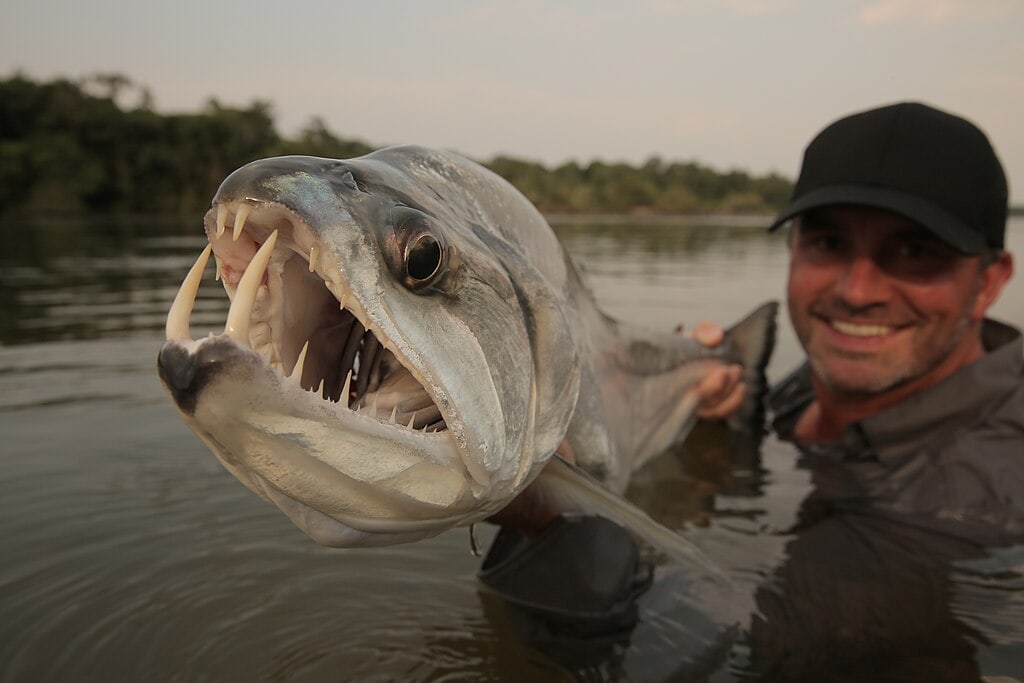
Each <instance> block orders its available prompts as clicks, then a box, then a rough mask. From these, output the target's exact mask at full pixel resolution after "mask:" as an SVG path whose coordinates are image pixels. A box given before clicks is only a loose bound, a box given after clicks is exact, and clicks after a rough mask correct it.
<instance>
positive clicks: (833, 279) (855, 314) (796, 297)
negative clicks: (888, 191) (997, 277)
mask: <svg viewBox="0 0 1024 683" xmlns="http://www.w3.org/2000/svg"><path fill="white" fill-rule="evenodd" d="M791 250H792V254H791V261H790V270H789V286H788V297H789V313H790V318H791V319H792V321H793V327H794V329H795V330H796V334H797V337H798V338H799V340H800V343H801V344H802V345H803V347H804V350H805V351H806V352H807V355H808V357H809V359H810V363H811V368H812V370H813V371H814V375H815V376H816V378H817V379H818V380H819V381H820V382H821V383H823V384H824V385H825V386H826V387H828V388H829V389H830V390H831V391H833V392H835V393H837V394H841V395H868V394H880V393H883V392H886V391H888V390H890V389H893V388H894V387H898V386H901V385H906V384H908V383H913V384H914V385H915V386H922V387H923V386H926V385H927V384H930V383H932V382H934V381H937V380H938V379H941V378H942V377H944V376H946V375H948V374H949V373H951V372H952V371H953V370H955V369H957V368H958V367H960V366H962V365H965V364H967V363H970V362H972V361H973V360H975V359H976V358H977V357H978V355H980V353H981V352H982V349H981V346H980V336H979V333H978V330H979V326H980V322H981V320H982V318H983V317H984V311H985V309H986V308H987V306H988V304H990V303H991V301H992V300H994V298H995V294H997V293H998V289H999V287H998V286H997V287H996V289H995V292H994V293H991V296H989V293H988V292H987V291H986V294H985V296H984V297H979V292H980V291H981V290H982V289H984V288H986V287H988V286H989V285H988V284H986V278H985V276H984V275H983V273H984V270H983V269H982V268H981V266H980V264H979V259H978V258H977V257H968V256H964V255H962V254H960V253H958V252H956V251H955V250H953V249H952V248H951V247H949V246H947V245H946V244H944V243H943V242H941V241H939V240H938V239H937V238H935V237H932V236H931V234H930V233H928V232H926V231H925V230H923V229H922V228H920V227H918V226H917V225H916V224H915V223H913V222H911V221H909V220H907V219H905V218H903V217H902V216H899V215H897V214H894V213H890V212H888V211H882V210H878V209H871V208H866V207H852V206H835V207H826V208H823V209H819V210H816V211H812V212H809V213H807V214H805V215H803V216H801V217H800V218H799V219H797V221H796V223H795V224H794V228H793V234H792V235H791ZM999 284H1000V285H1001V283H999Z"/></svg>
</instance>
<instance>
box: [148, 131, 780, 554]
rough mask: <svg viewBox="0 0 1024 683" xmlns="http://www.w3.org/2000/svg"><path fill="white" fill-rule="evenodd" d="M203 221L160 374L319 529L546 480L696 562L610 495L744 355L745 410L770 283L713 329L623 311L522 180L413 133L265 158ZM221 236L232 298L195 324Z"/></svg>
mask: <svg viewBox="0 0 1024 683" xmlns="http://www.w3.org/2000/svg"><path fill="white" fill-rule="evenodd" d="M204 228H205V232H206V235H207V238H208V240H209V244H208V245H207V246H206V248H205V249H204V250H203V252H202V254H201V255H200V257H199V259H198V260H197V261H196V263H195V265H193V267H192V268H191V270H190V271H189V273H188V275H187V276H186V277H185V279H184V281H183V283H182V286H181V288H180V290H179V291H178V293H177V295H176V297H175V300H174V303H173V304H172V306H171V308H170V311H169V313H168V317H167V325H166V342H165V343H164V344H163V346H162V347H161V349H160V351H159V353H158V358H157V366H158V372H159V376H160V379H161V381H162V383H163V385H164V387H165V388H166V390H167V392H168V393H169V394H170V396H171V398H172V400H173V402H174V404H175V406H176V407H177V409H178V412H179V413H180V415H181V417H182V419H183V420H184V422H185V423H186V425H187V426H188V427H189V428H190V429H191V430H192V431H194V432H195V433H196V434H197V435H198V436H199V438H200V439H202V441H204V442H205V443H206V445H207V446H208V447H209V449H210V450H211V451H212V452H213V453H214V454H215V455H216V457H217V458H218V459H219V460H220V462H221V463H222V464H223V466H224V467H225V468H226V469H227V470H228V471H229V472H230V473H231V474H232V475H234V476H235V477H236V478H237V479H238V480H239V481H241V482H242V483H243V484H244V485H245V486H246V487H248V488H249V489H250V490H252V491H253V492H254V493H255V494H256V495H258V496H259V497H261V498H263V499H265V500H266V501H268V502H270V503H272V504H273V505H275V506H277V507H278V508H280V510H281V511H282V512H284V514H285V515H287V516H288V518H290V519H291V521H292V522H293V523H294V524H295V525H296V526H297V527H299V528H300V529H301V530H302V531H304V532H305V533H306V534H308V535H309V536H310V537H312V538H313V539H314V540H316V541H317V542H319V543H321V544H323V545H327V546H332V547H360V546H380V545H390V544H395V543H406V542H412V541H416V540H420V539H423V538H428V537H431V536H435V535H437V534H439V533H441V532H443V531H445V530H447V529H450V528H453V527H457V526H471V525H473V524H475V523H477V522H480V521H481V520H486V519H488V518H490V517H492V516H493V515H495V513H497V512H499V511H500V510H502V509H503V508H505V507H506V506H507V505H508V504H509V503H510V501H512V500H514V499H516V498H517V497H518V496H520V495H522V494H524V491H528V490H533V491H540V490H541V489H543V491H544V493H543V494H542V495H543V497H545V498H547V499H550V500H558V501H561V503H560V504H562V505H565V506H566V507H567V508H568V507H574V508H577V509H590V510H598V511H601V512H602V513H603V514H607V515H608V516H610V517H612V518H613V519H616V520H621V523H622V524H624V525H626V526H627V528H630V529H632V530H634V531H636V532H637V533H638V534H639V535H640V536H641V537H643V538H646V539H648V540H649V541H651V542H653V543H655V545H656V546H657V547H659V548H660V549H663V550H665V552H668V553H669V554H671V555H673V556H676V557H686V558H689V560H691V561H693V560H695V559H696V560H697V561H703V560H702V559H701V558H700V557H699V553H695V549H694V547H693V546H692V544H689V543H688V542H687V541H686V540H685V539H683V538H682V537H681V535H680V534H677V533H675V532H673V531H672V530H669V529H665V528H664V527H661V526H660V525H659V524H658V523H657V522H655V521H654V520H652V519H650V518H649V517H648V516H647V515H646V514H645V513H644V512H643V511H641V510H639V509H637V508H635V507H634V506H632V505H631V504H630V503H628V502H627V501H626V500H625V499H624V498H623V497H622V496H621V495H620V494H621V493H622V491H623V490H624V488H625V486H626V485H627V483H628V481H629V477H630V475H631V474H632V472H634V471H635V470H636V469H637V468H639V467H641V466H642V465H643V464H644V463H645V462H647V461H648V460H649V459H650V458H652V457H654V456H656V455H657V454H659V453H662V452H664V451H665V450H667V449H668V448H670V447H671V446H672V445H673V444H675V443H678V442H680V441H681V440H682V439H683V438H684V437H685V436H686V434H687V433H688V431H689V429H690V427H692V425H693V424H694V422H695V420H696V409H697V395H696V391H695V386H696V385H697V383H698V382H699V381H700V379H701V378H703V377H704V376H705V375H706V374H707V373H708V372H710V371H711V370H712V369H714V368H715V367H718V366H720V365H722V364H724V363H740V364H742V365H743V367H744V373H745V381H746V382H747V383H748V385H750V386H751V387H753V388H754V389H753V390H752V391H749V392H748V401H747V404H746V406H745V409H744V411H743V413H744V415H743V416H742V419H750V417H751V415H752V413H753V412H754V411H756V410H758V408H759V405H760V395H761V393H762V392H761V391H760V389H758V388H757V387H761V388H763V384H764V375H763V370H764V366H765V363H766V362H767V359H768V357H769V355H770V353H771V348H772V345H773V343H774V335H775V315H776V309H777V304H776V303H775V302H769V303H766V304H764V305H762V306H760V307H758V308H757V309H756V310H755V311H754V312H753V313H751V314H750V315H749V316H748V317H747V318H746V319H744V320H743V321H741V322H740V323H738V324H737V325H735V326H734V327H733V328H732V329H731V330H729V331H727V334H726V338H725V341H724V342H723V343H722V344H721V345H719V346H717V347H715V348H708V347H705V346H703V345H701V344H699V343H698V342H696V341H694V340H692V339H687V338H684V337H683V336H682V335H679V334H675V333H673V332H663V333H661V332H654V331H649V330H644V329H639V328H637V327H636V326H634V325H631V324H627V323H623V322H620V321H617V320H615V319H613V318H611V317H609V316H607V315H606V314H605V313H603V312H602V311H601V309H600V307H599V305H598V303H597V301H596V300H595V298H594V296H593V294H592V293H591V291H590V290H589V289H588V288H587V286H586V285H585V283H584V281H583V277H582V275H581V272H580V270H579V269H578V268H577V267H576V265H575V264H574V262H573V260H572V259H571V258H570V256H569V255H568V254H567V253H566V252H565V250H564V249H563V248H562V246H561V244H560V243H559V241H558V239H557V237H556V235H555V233H554V231H553V230H552V229H551V227H550V226H549V224H548V223H547V221H546V220H545V219H544V217H543V216H542V215H541V213H540V212H539V211H538V210H537V208H536V207H535V206H534V205H533V204H532V203H531V202H530V201H529V200H528V199H527V198H526V197H525V196H524V195H523V194H522V193H520V192H519V191H518V190H517V189H516V188H515V187H513V186H512V185H511V184H510V183H508V182H507V181H505V180H504V179H502V178H501V177H499V176H498V175H496V174H495V173H493V172H491V171H490V170H488V169H486V168H485V167H484V166H482V165H480V164H477V163H475V162H473V161H471V160H469V159H467V158H465V157H463V156H461V155H458V154H455V153H453V152H447V151H440V150H433V149H428V148H424V147H418V146H399V147H389V148H385V149H381V150H377V151H375V152H372V153H370V154H368V155H365V156H362V157H358V158H355V159H347V160H339V159H325V158H319V157H309V156H284V157H273V158H268V159H261V160H258V161H254V162H252V163H250V164H247V165H245V166H243V167H241V168H239V169H238V170H236V171H234V172H233V173H231V174H230V175H229V176H228V177H227V178H226V179H225V180H224V181H223V182H222V184H221V185H220V187H219V189H218V190H217V192H216V194H215V196H214V198H213V201H212V204H211V208H210V210H209V211H208V213H207V214H206V215H205V218H204ZM211 254H212V255H213V257H214V261H215V263H216V274H215V277H216V278H218V279H219V280H221V282H222V283H223V287H224V289H225V290H226V293H227V295H228V297H229V298H230V300H231V305H230V309H229V311H228V314H227V320H226V323H225V327H224V330H223V331H222V332H221V333H219V334H212V333H211V334H210V335H209V336H207V337H205V338H201V339H198V340H196V339H193V338H192V334H191V330H190V318H191V314H192V309H193V307H194V302H195V299H196V296H197V291H198V288H199V285H200V282H201V279H202V277H203V273H204V270H205V269H206V264H207V262H208V260H209V257H210V255H211ZM556 453H557V454H556ZM566 453H572V454H573V456H574V457H573V459H574V461H575V462H574V463H572V464H571V463H569V462H567V461H566V458H564V457H563V455H564V454H566Z"/></svg>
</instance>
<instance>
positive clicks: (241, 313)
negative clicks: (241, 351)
mask: <svg viewBox="0 0 1024 683" xmlns="http://www.w3.org/2000/svg"><path fill="white" fill-rule="evenodd" d="M235 225H237V223H236V224H235ZM276 243H277V230H275V231H274V232H272V233H270V237H268V238H267V241H266V242H264V243H263V246H262V247H260V248H259V251H257V252H256V255H255V256H253V257H252V261H250V262H249V265H248V266H246V269H245V272H244V273H242V279H241V280H239V281H238V289H236V290H235V298H234V300H233V301H232V302H231V309H230V310H228V321H227V323H226V324H225V325H224V334H226V335H227V336H229V337H231V338H232V339H234V340H235V341H236V342H238V343H239V344H243V345H246V346H248V344H249V317H250V316H251V315H252V305H253V303H255V302H256V293H257V292H258V291H259V288H260V283H261V282H263V274H264V273H265V272H266V270H267V264H268V263H269V262H270V255H271V254H272V253H274V245H275V244H276Z"/></svg>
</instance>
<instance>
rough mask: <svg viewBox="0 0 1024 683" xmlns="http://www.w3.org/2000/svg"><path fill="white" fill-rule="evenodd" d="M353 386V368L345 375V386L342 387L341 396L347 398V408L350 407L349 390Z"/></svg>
mask: <svg viewBox="0 0 1024 683" xmlns="http://www.w3.org/2000/svg"><path fill="white" fill-rule="evenodd" d="M351 386H352V370H349V371H348V374H347V375H345V386H343V387H342V388H341V398H343V399H345V407H346V408H347V407H348V397H349V391H350V390H351V389H350V387H351Z"/></svg>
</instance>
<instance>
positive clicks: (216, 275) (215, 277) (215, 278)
mask: <svg viewBox="0 0 1024 683" xmlns="http://www.w3.org/2000/svg"><path fill="white" fill-rule="evenodd" d="M213 263H214V265H215V266H216V270H215V271H214V273H213V281H214V282H220V259H219V258H217V255H216V254H214V256H213Z"/></svg>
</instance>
